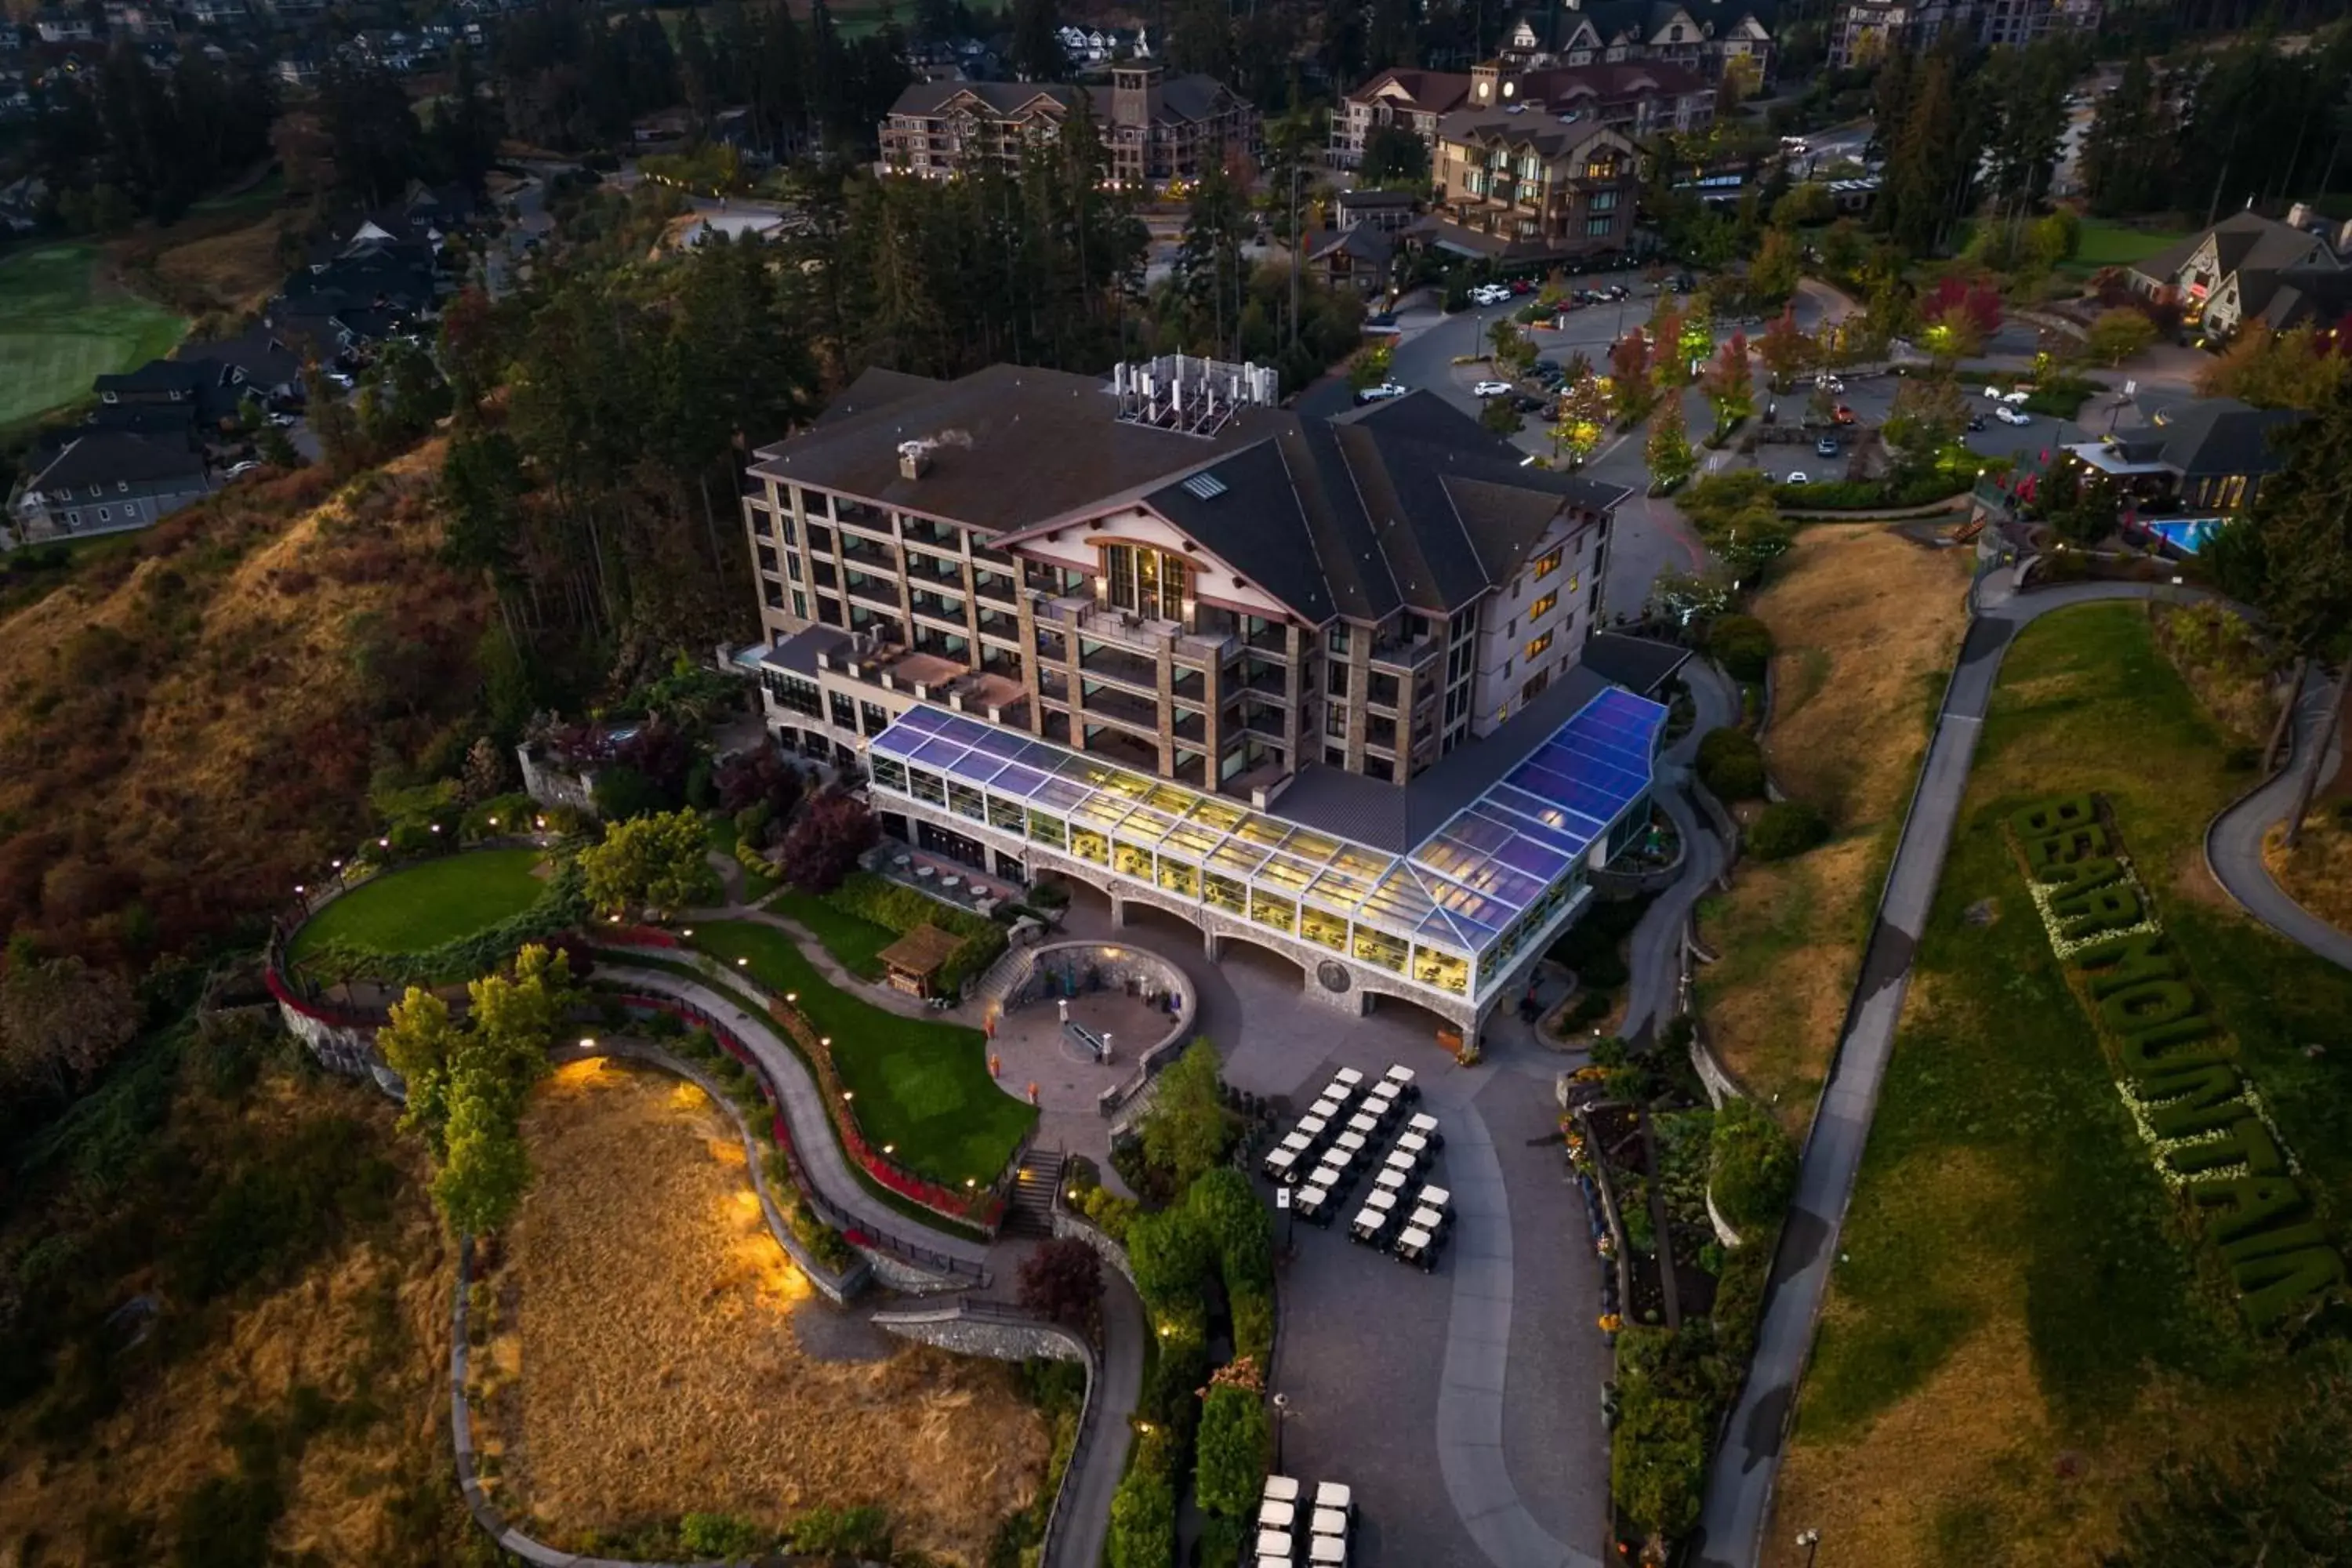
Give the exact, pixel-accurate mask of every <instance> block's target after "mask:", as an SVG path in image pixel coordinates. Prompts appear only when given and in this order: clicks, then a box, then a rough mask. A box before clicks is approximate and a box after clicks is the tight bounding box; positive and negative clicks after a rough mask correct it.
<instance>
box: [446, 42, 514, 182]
mask: <svg viewBox="0 0 2352 1568" xmlns="http://www.w3.org/2000/svg"><path fill="white" fill-rule="evenodd" d="M499 136H500V128H499V110H498V100H497V99H496V98H495V97H493V96H492V95H490V94H489V93H488V92H487V91H485V90H484V87H483V83H482V80H481V75H480V72H479V71H478V69H477V68H476V66H475V64H474V51H473V50H471V49H469V48H467V47H466V46H465V45H463V44H459V45H457V47H455V48H453V49H451V50H450V51H449V92H448V95H447V96H446V97H445V98H444V99H443V100H441V107H440V110H439V112H438V113H436V115H435V116H434V117H433V142H434V152H435V155H436V160H437V161H438V162H439V163H440V164H441V166H442V167H443V168H444V169H446V171H448V173H449V174H450V175H451V177H452V178H454V179H457V180H458V181H460V182H462V183H463V184H465V185H466V186H467V188H468V189H470V190H473V191H476V192H479V191H480V190H481V189H482V179H483V176H485V175H486V174H488V173H489V172H490V164H491V163H492V161H494V160H495V159H496V158H497V157H498V153H499Z"/></svg>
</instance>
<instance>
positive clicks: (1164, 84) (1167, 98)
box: [1157, 73, 1235, 120]
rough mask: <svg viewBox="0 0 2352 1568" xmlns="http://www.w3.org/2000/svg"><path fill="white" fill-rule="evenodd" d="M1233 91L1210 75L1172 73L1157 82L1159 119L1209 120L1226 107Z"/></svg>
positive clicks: (1230, 104) (1232, 96)
mask: <svg viewBox="0 0 2352 1568" xmlns="http://www.w3.org/2000/svg"><path fill="white" fill-rule="evenodd" d="M1234 101H1235V99H1234V93H1233V90H1232V89H1229V88H1227V87H1226V86H1225V84H1224V83H1223V82H1221V81H1219V80H1218V79H1216V78H1215V77H1213V76H1202V75H1199V74H1198V73H1195V74H1193V75H1192V76H1172V77H1169V78H1167V79H1165V80H1163V81H1161V82H1160V113H1159V115H1158V116H1157V118H1159V119H1160V120H1209V119H1213V118H1214V117H1215V116H1216V115H1217V114H1219V113H1221V112H1223V110H1227V109H1230V108H1231V107H1232V106H1233V104H1234Z"/></svg>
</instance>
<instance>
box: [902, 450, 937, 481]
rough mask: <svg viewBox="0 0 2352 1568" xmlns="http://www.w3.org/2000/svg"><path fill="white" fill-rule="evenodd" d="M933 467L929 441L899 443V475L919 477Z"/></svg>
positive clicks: (905, 477)
mask: <svg viewBox="0 0 2352 1568" xmlns="http://www.w3.org/2000/svg"><path fill="white" fill-rule="evenodd" d="M930 469H931V447H930V443H929V442H928V441H901V442H899V443H898V477H899V478H900V479H921V478H922V477H923V476H924V475H925V474H927V473H929V472H930Z"/></svg>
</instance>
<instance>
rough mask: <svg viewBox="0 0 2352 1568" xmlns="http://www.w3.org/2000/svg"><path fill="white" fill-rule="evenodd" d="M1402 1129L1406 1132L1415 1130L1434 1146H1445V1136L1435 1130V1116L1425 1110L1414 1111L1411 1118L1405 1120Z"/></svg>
mask: <svg viewBox="0 0 2352 1568" xmlns="http://www.w3.org/2000/svg"><path fill="white" fill-rule="evenodd" d="M1404 1130H1405V1131H1408V1132H1417V1133H1419V1134H1420V1135H1421V1136H1423V1138H1426V1139H1428V1140H1429V1142H1430V1143H1431V1145H1432V1146H1433V1147H1434V1148H1439V1149H1443V1148H1444V1147H1445V1138H1444V1134H1442V1133H1440V1132H1439V1131H1437V1118H1436V1117H1434V1116H1432V1115H1430V1114H1429V1113H1428V1112H1427V1111H1425V1110H1423V1111H1416V1112H1414V1113H1413V1115H1412V1119H1411V1120H1410V1121H1406V1122H1405V1124H1404Z"/></svg>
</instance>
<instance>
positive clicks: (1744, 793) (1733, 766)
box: [1698, 730, 1764, 801]
mask: <svg viewBox="0 0 2352 1568" xmlns="http://www.w3.org/2000/svg"><path fill="white" fill-rule="evenodd" d="M1698 776H1699V782H1700V783H1701V784H1705V785H1706V787H1707V788H1708V789H1709V790H1711V791H1713V792H1714V794H1715V795H1716V797H1717V799H1719V800H1727V801H1728V800H1761V799H1762V798H1763V796H1764V748H1763V747H1761V746H1759V745H1758V744H1757V743H1756V737H1755V736H1753V735H1751V734H1749V733H1748V731H1745V730H1709V731H1707V732H1706V734H1705V735H1702V736H1701V737H1699V742H1698Z"/></svg>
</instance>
